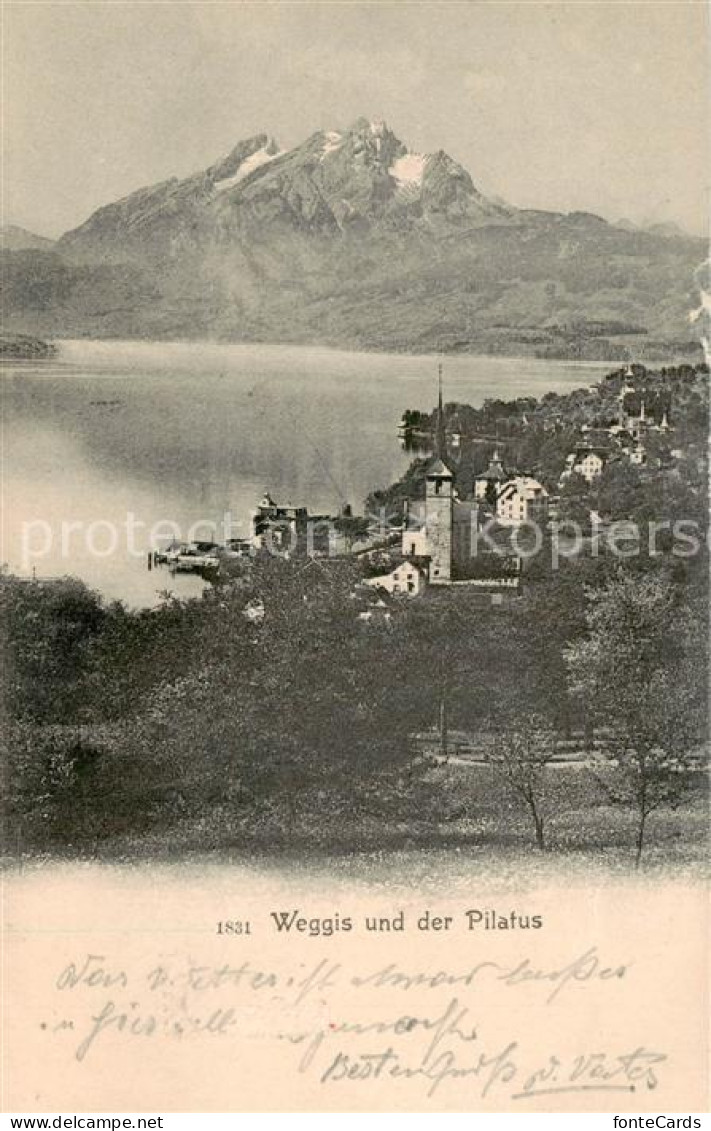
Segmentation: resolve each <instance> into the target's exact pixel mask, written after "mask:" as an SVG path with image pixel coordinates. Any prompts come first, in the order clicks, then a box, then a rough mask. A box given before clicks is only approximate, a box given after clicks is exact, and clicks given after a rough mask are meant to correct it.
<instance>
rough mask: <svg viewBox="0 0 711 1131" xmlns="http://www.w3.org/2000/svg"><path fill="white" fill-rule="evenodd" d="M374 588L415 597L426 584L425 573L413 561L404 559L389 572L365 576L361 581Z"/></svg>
mask: <svg viewBox="0 0 711 1131" xmlns="http://www.w3.org/2000/svg"><path fill="white" fill-rule="evenodd" d="M363 584H364V585H368V586H370V587H372V588H374V589H383V590H384V591H385V592H386V593H392V594H393V596H397V595H398V594H404V595H406V596H409V597H417V595H418V594H419V593H421V592H422V590H423V589H424V588H425V585H426V584H427V574H426V572H425V570H424V569H421V568H420V566H418V565H415V563H414V562H409V561H404V562H400V564H399V565H397V566H395V568H394V569H393V570H391V571H390V572H389V573H384V574H379V575H378V576H377V577H367V578H365V580H364V581H363Z"/></svg>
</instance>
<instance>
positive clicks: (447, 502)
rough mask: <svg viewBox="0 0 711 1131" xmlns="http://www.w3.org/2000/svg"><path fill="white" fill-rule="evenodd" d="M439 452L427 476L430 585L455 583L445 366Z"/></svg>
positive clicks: (426, 521)
mask: <svg viewBox="0 0 711 1131" xmlns="http://www.w3.org/2000/svg"><path fill="white" fill-rule="evenodd" d="M436 437H437V444H436V446H437V452H436V455H435V456H434V458H433V460H432V462H431V464H430V466H429V467H428V468H427V473H426V477H425V529H426V531H427V544H428V549H429V552H430V583H431V584H433V585H437V584H441V583H443V582H444V583H446V582H448V581H451V580H452V526H453V524H454V476H453V474H452V472H451V471H450V469H449V468H448V467H447V464H446V462H445V458H446V451H445V445H446V438H445V429H444V407H443V404H442V366H441V365H440V367H439V403H438V407H437V433H436Z"/></svg>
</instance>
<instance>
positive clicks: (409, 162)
mask: <svg viewBox="0 0 711 1131" xmlns="http://www.w3.org/2000/svg"><path fill="white" fill-rule="evenodd" d="M427 160H428V158H427V154H426V153H406V154H405V155H404V157H398V159H397V161H395V162H394V164H392V165H391V166H390V169H389V170H388V172H389V173H390V176H391V177H393V178H394V180H396V181H397V183H398V185H399V186H400V188H410V187H412V186H414V185H421V184H422V179H423V177H424V175H425V166H426V165H427Z"/></svg>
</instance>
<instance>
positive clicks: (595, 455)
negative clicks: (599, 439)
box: [560, 444, 611, 483]
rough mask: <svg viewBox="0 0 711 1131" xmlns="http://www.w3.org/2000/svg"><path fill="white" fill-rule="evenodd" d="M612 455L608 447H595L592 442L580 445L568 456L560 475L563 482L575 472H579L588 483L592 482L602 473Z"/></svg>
mask: <svg viewBox="0 0 711 1131" xmlns="http://www.w3.org/2000/svg"><path fill="white" fill-rule="evenodd" d="M610 455H611V452H610V450H609V449H608V448H604V447H593V446H592V445H591V444H581V445H579V447H577V448H574V449H573V451H572V452H571V453H570V454H569V455H568V457H567V458H566V466H565V470H564V471H563V473H562V474H561V477H560V478H561V482H564V481H565V480H566V479H568V478H569V476H571V475H573V474H578V475H582V477H583V479H585V480H586V481H587V482H588V483H592V482H593V481H594V480H595V479H598V478H599V477H600V475H602V472H603V470H604V468H605V465H606V464H607V462H608V461H609V459H610Z"/></svg>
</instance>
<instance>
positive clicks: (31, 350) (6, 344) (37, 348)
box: [0, 333, 57, 361]
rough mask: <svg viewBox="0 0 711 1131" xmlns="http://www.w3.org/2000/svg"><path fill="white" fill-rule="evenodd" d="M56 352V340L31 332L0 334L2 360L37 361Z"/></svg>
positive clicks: (0, 357)
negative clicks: (37, 335) (49, 340)
mask: <svg viewBox="0 0 711 1131" xmlns="http://www.w3.org/2000/svg"><path fill="white" fill-rule="evenodd" d="M56 354H57V346H56V345H55V343H54V342H45V341H44V340H43V339H42V338H35V337H33V336H31V335H30V334H4V333H3V334H0V361H36V360H38V359H43V358H50V357H55V356H56Z"/></svg>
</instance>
